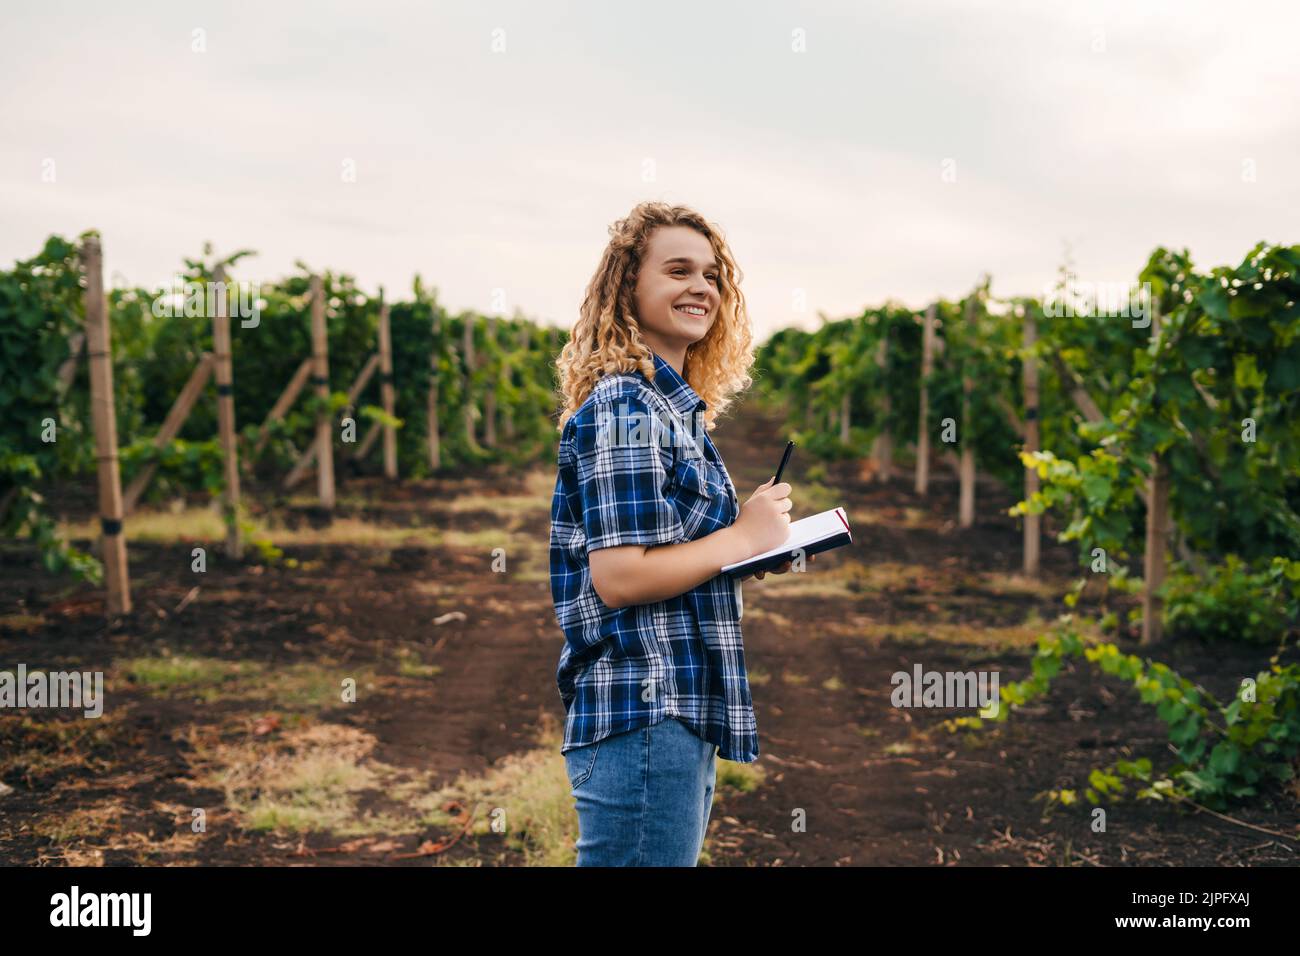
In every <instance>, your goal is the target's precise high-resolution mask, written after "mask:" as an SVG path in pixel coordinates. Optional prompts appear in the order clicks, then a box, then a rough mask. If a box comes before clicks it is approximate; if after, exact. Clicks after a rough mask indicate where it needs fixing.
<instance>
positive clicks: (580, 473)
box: [572, 393, 684, 551]
mask: <svg viewBox="0 0 1300 956" xmlns="http://www.w3.org/2000/svg"><path fill="white" fill-rule="evenodd" d="M574 420H575V421H574V425H575V427H574V431H573V445H572V450H573V463H574V466H575V470H576V472H577V478H578V490H579V497H580V498H581V501H582V524H583V530H584V531H585V533H586V537H587V550H588V551H595V550H597V549H598V548H612V547H616V546H619V545H628V544H641V545H646V546H651V545H659V544H672V543H674V542H676V541H680V540H682V538H683V537H684V533H683V529H682V525H681V520H680V518H679V517H678V515H677V509H676V507H674V505H673V504H672V502H671V501H669V500H668V499H667V498H666V497H665V495H664V489H665V488H666V487H667V486H668V481H669V475H668V472H667V469H666V467H665V465H664V449H666V448H669V447H671V446H670V441H671V435H670V434H669V428H670V425H669V424H668V423H667V422H665V421H663V419H662V418H661V417H660V416H659V415H657V414H656V413H655V412H654V410H653V409H652V408H651V406H650V405H649V404H648V403H647V402H646V400H645V399H644V398H642V397H641V396H639V395H637V394H635V393H624V394H622V395H618V396H616V397H613V398H609V399H603V400H599V401H595V402H593V403H591V405H590V406H588V408H585V409H582V410H580V411H579V412H578V413H577V414H575V415H574ZM670 460H671V459H670Z"/></svg>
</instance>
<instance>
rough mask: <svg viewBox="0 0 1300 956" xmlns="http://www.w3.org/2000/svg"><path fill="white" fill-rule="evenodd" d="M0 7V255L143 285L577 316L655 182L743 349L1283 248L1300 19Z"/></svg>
mask: <svg viewBox="0 0 1300 956" xmlns="http://www.w3.org/2000/svg"><path fill="white" fill-rule="evenodd" d="M3 20H4V33H5V44H4V45H5V55H4V56H3V57H0V264H3V265H4V266H5V267H7V266H9V265H10V264H11V263H12V262H13V260H15V259H17V258H26V257H28V256H30V255H33V254H35V253H36V252H37V251H38V249H39V247H40V245H41V243H42V242H43V240H44V238H45V237H46V236H47V235H49V234H50V233H53V232H59V233H63V234H64V235H66V236H68V237H72V236H75V235H76V234H77V233H79V232H81V231H82V230H84V229H87V228H92V227H93V228H98V229H99V230H100V231H101V232H102V233H103V236H104V247H105V256H106V263H107V268H108V270H109V272H110V275H111V276H112V278H114V279H115V280H116V281H117V282H118V283H124V282H128V281H129V282H130V283H131V284H139V285H148V286H153V285H156V284H159V283H161V282H164V281H165V280H166V279H167V277H168V276H169V275H170V274H171V273H172V272H173V271H175V270H176V269H177V268H178V267H179V266H180V264H181V259H182V257H183V256H186V255H197V254H198V253H199V251H200V249H201V246H202V243H203V241H204V240H207V239H211V240H212V241H213V242H214V243H215V244H216V246H217V249H218V251H222V252H226V251H233V250H234V249H237V248H242V247H251V248H254V249H256V250H258V252H259V255H258V256H257V257H256V258H253V259H249V260H245V262H244V263H243V264H242V267H241V268H240V269H239V270H238V272H237V274H238V275H239V277H241V278H251V279H271V278H277V277H279V276H282V275H284V274H287V273H289V272H291V271H293V263H294V260H296V259H302V260H304V261H305V262H307V263H308V264H309V265H311V266H313V267H315V268H325V267H329V268H335V269H340V270H343V271H347V272H350V273H352V274H354V275H355V276H356V277H357V279H358V281H359V282H360V283H361V284H362V286H363V287H364V288H367V289H370V290H372V291H373V290H374V289H375V287H377V286H378V285H380V284H383V285H385V286H387V288H388V290H389V295H390V296H391V297H405V295H406V294H407V293H408V290H409V289H410V284H411V278H412V275H413V274H414V273H415V272H417V271H418V272H420V273H421V274H422V275H423V276H424V278H425V282H426V284H428V285H433V286H437V287H438V289H439V292H440V297H441V300H442V302H443V303H444V304H445V305H446V306H447V307H448V308H450V309H452V310H453V311H454V310H460V309H469V308H472V309H476V310H478V311H480V312H484V313H486V312H488V311H489V310H490V309H491V308H492V307H493V304H494V299H493V290H494V289H501V290H504V293H503V294H504V305H505V310H506V312H507V313H509V312H513V311H514V310H515V309H516V308H518V309H520V310H521V311H522V312H523V313H524V314H525V315H527V316H529V317H532V318H534V319H537V320H539V321H543V322H549V323H558V324H563V325H565V326H568V325H569V324H571V323H572V321H573V320H574V318H576V315H577V308H578V305H579V303H580V301H581V297H582V293H583V290H584V288H585V286H586V283H587V281H588V279H589V278H590V276H591V273H592V272H593V270H594V269H595V266H596V263H597V260H598V257H599V255H600V252H601V250H602V249H603V248H604V245H605V241H606V239H607V237H608V233H607V227H608V225H609V223H611V222H612V221H613V220H615V219H617V218H620V217H621V216H623V215H625V214H626V213H627V211H628V210H629V209H630V208H631V207H632V206H633V205H634V204H635V203H636V202H637V201H639V200H641V199H662V200H666V201H669V202H683V203H686V204H688V205H692V206H694V207H696V208H697V209H699V210H700V211H701V212H702V213H704V215H705V216H706V217H708V218H709V219H710V220H712V221H713V222H716V223H718V224H719V225H720V226H721V227H722V228H723V229H724V231H725V233H726V235H727V238H728V240H729V241H730V243H731V247H732V250H733V252H734V253H735V255H736V258H737V260H738V262H739V263H740V266H741V269H742V270H743V272H744V274H745V280H744V282H743V284H742V289H743V290H744V291H745V294H746V297H747V299H748V301H749V304H750V311H751V315H752V316H753V319H754V323H755V326H756V329H757V331H758V332H759V334H760V336H763V335H766V334H768V333H770V332H772V331H774V330H775V329H778V328H780V327H782V326H785V325H789V324H800V325H804V326H805V327H814V326H815V325H816V324H817V313H818V312H823V313H825V314H827V315H829V316H831V317H833V318H839V317H843V316H845V315H849V314H854V313H857V312H859V311H860V310H861V309H862V308H863V307H864V306H868V305H876V304H879V303H880V302H882V301H883V300H884V299H886V298H888V297H893V298H896V299H900V300H902V301H904V302H906V303H907V304H909V305H911V306H913V307H917V308H919V307H921V306H923V305H924V304H925V302H926V301H927V300H928V299H929V298H931V297H933V296H937V295H946V296H959V295H961V294H963V293H964V292H965V291H966V290H967V289H968V288H969V287H970V286H971V284H972V283H973V282H974V281H975V280H976V279H977V277H978V276H979V273H980V272H981V271H984V270H987V271H989V272H991V273H992V275H993V291H994V294H995V295H1011V294H1017V293H1023V294H1034V295H1038V294H1041V293H1042V292H1043V290H1044V288H1045V287H1046V286H1047V285H1049V284H1050V283H1051V282H1052V280H1053V278H1054V276H1055V272H1056V268H1057V266H1058V264H1059V263H1060V262H1061V260H1062V257H1063V255H1064V251H1065V249H1066V246H1067V244H1068V246H1069V248H1070V250H1071V255H1072V256H1073V259H1074V262H1075V267H1076V272H1077V273H1078V276H1079V278H1080V280H1081V281H1084V280H1086V281H1093V282H1129V281H1132V280H1133V279H1134V278H1135V277H1136V274H1137V271H1138V269H1139V268H1140V267H1141V265H1142V263H1143V262H1144V261H1145V259H1146V256H1147V255H1148V254H1149V253H1150V251H1151V250H1152V249H1153V248H1154V247H1155V246H1156V245H1158V244H1165V245H1169V246H1174V247H1177V248H1183V247H1186V248H1188V249H1190V250H1191V252H1192V255H1193V257H1194V259H1195V261H1196V262H1197V263H1198V264H1200V265H1203V266H1209V265H1219V264H1226V263H1232V264H1235V263H1237V262H1238V261H1239V260H1240V259H1241V257H1242V256H1243V255H1244V253H1245V252H1246V251H1247V250H1248V249H1249V248H1250V246H1251V245H1253V244H1254V243H1255V242H1256V241H1258V240H1261V239H1266V240H1269V241H1272V242H1287V243H1292V242H1297V241H1300V235H1297V231H1298V230H1297V226H1300V215H1297V213H1300V176H1297V170H1298V168H1300V164H1298V161H1300V53H1298V52H1297V47H1296V43H1297V36H1300V8H1298V7H1297V6H1296V5H1295V4H1294V3H1285V2H1277V3H1263V2H1258V3H1255V2H1241V0H1235V2H1232V3H1227V2H1223V0H1215V2H1189V0H1179V2H1168V3H1143V2H1140V0H1127V2H1115V3H1112V2H1092V3H1065V2H1041V0H1040V2H1021V3H1011V2H1004V3H992V2H982V3H981V2H960V3H957V2H954V3H943V2H918V0H906V2H897V3H895V2H888V3H886V2H871V3H866V2H860V3H841V2H826V0H819V2H815V3H814V2H807V3H794V2H754V0H749V2H702V0H695V2H691V0H686V2H681V0H657V2H655V3H653V4H646V3H635V4H634V3H627V2H623V3H616V2H611V0H592V2H554V0H534V2H490V0H488V2H463V3H436V4H430V3H410V4H397V3H384V2H379V0H375V2H370V3H288V2H280V0H273V2H263V3H246V4H234V3H231V4H218V3H212V2H209V3H192V2H157V3H145V2H139V3H126V2H123V3H102V2H101V3H91V2H82V3H57V2H50V0H39V2H17V3H16V2H12V0H6V2H5V8H4V12H3ZM196 29H201V30H203V31H205V34H204V41H205V43H206V52H194V51H193V50H192V45H193V36H194V34H193V31H194V30H196ZM498 29H499V30H502V31H504V41H505V50H504V52H499V53H494V52H493V51H492V43H493V31H494V30H498ZM796 29H802V30H803V31H805V35H806V52H803V53H795V52H792V49H791V46H792V33H793V31H794V30H796ZM346 159H351V160H353V161H354V163H355V168H356V181H355V182H344V181H343V176H342V171H343V163H344V161H345V160H346ZM647 159H649V160H652V161H653V164H654V167H655V178H654V180H653V181H650V182H646V181H643V168H644V165H645V161H646V160H647ZM945 159H952V160H954V161H955V169H956V181H955V182H944V181H943V179H942V177H941V171H942V163H943V162H944V160H945ZM48 160H53V169H54V175H55V181H54V182H53V183H50V182H44V181H42V173H43V171H44V170H47V169H48V168H49V166H48V164H47V161H48ZM1247 161H1251V162H1253V165H1254V170H1255V177H1256V178H1255V181H1254V182H1246V181H1243V168H1244V164H1246V162H1247ZM796 290H803V295H804V298H805V300H806V303H807V305H806V309H805V310H804V311H803V312H799V311H797V310H796V308H795V304H796V301H797V298H798V297H797V294H796Z"/></svg>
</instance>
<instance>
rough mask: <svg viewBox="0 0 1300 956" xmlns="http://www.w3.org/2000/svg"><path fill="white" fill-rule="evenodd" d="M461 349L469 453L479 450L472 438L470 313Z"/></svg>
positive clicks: (472, 374) (472, 336)
mask: <svg viewBox="0 0 1300 956" xmlns="http://www.w3.org/2000/svg"><path fill="white" fill-rule="evenodd" d="M461 338H462V345H461V349H462V351H463V352H464V355H465V391H464V398H465V404H464V408H463V411H464V415H465V444H466V445H467V446H468V447H469V449H470V451H471V452H477V451H479V450H480V448H479V443H478V439H477V438H476V437H475V436H474V419H475V418H476V417H477V415H476V413H477V411H478V410H477V409H476V408H475V407H474V369H475V367H476V366H475V362H474V316H473V314H472V313H466V314H465V318H464V334H463V335H462V336H461Z"/></svg>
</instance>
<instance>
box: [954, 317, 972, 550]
mask: <svg viewBox="0 0 1300 956" xmlns="http://www.w3.org/2000/svg"><path fill="white" fill-rule="evenodd" d="M966 327H967V331H968V334H969V335H970V336H971V341H972V342H973V341H974V339H975V333H976V323H975V299H974V297H973V296H972V297H971V298H969V299H967V300H966ZM972 388H974V383H973V381H972V380H971V376H970V370H969V369H966V368H963V369H962V376H961V476H960V481H959V484H960V491H959V494H958V504H957V525H958V527H961V528H969V527H971V526H972V525H974V524H975V441H974V432H975V429H974V428H973V427H972V426H973V424H974V423H973V422H972V419H971V400H970V395H971V389H972Z"/></svg>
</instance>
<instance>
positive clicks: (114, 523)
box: [81, 236, 131, 615]
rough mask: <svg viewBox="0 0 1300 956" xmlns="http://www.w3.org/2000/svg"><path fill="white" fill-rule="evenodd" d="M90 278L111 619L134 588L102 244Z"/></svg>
mask: <svg viewBox="0 0 1300 956" xmlns="http://www.w3.org/2000/svg"><path fill="white" fill-rule="evenodd" d="M81 263H82V268H83V269H84V270H85V274H86V295H85V303H86V355H87V357H88V358H89V360H90V405H91V413H92V418H93V422H94V429H95V458H96V459H97V461H98V471H99V524H100V528H101V529H102V531H103V534H102V537H101V538H100V541H101V547H102V554H103V560H104V585H105V587H106V588H107V589H108V600H107V606H108V613H109V615H118V614H129V613H130V612H131V582H130V573H129V570H128V568H127V557H126V537H125V536H124V535H123V534H122V518H123V511H122V478H121V472H120V471H119V468H118V459H117V412H116V410H115V409H114V402H113V346H112V336H111V332H110V330H109V327H108V310H107V308H106V303H105V300H104V254H103V250H102V248H101V247H100V242H99V238H98V237H97V236H91V237H89V238H87V239H86V241H85V244H84V245H83V246H82V249H81Z"/></svg>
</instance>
